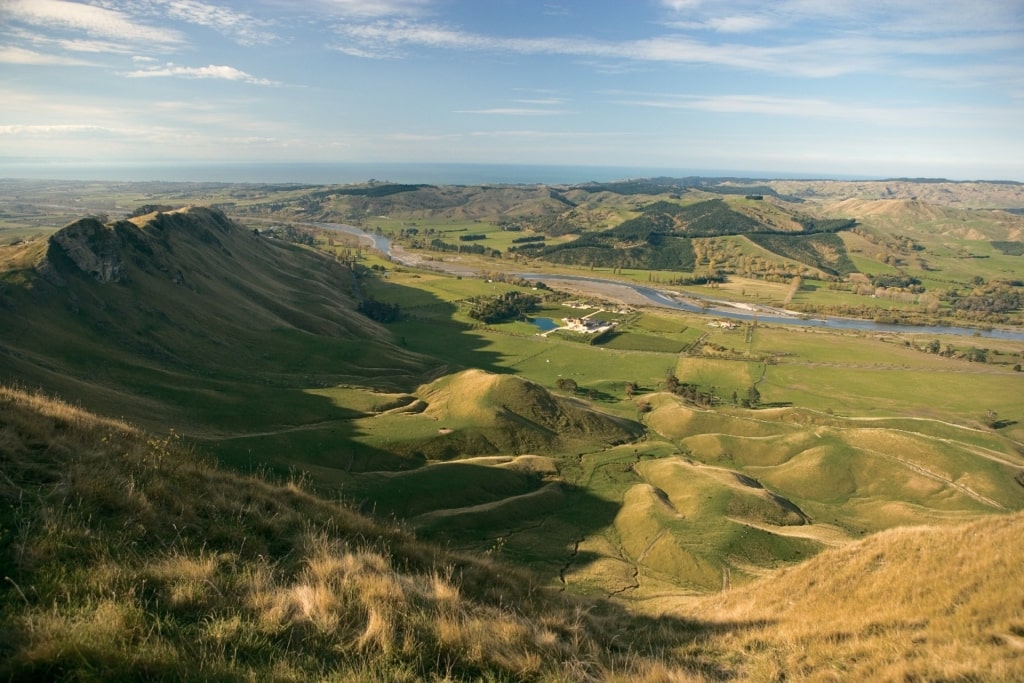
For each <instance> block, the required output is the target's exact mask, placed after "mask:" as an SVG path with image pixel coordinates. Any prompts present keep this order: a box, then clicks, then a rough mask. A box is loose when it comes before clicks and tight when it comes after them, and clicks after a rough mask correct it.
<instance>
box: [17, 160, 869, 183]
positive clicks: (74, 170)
mask: <svg viewBox="0 0 1024 683" xmlns="http://www.w3.org/2000/svg"><path fill="white" fill-rule="evenodd" d="M658 176H667V177H673V178H683V177H688V176H701V177H705V178H712V177H717V178H721V177H730V178H756V179H764V180H767V179H779V180H781V179H786V180H796V179H808V178H814V179H829V180H877V179H878V178H869V177H866V176H843V175H833V174H828V175H814V174H806V173H805V174H795V173H783V172H779V173H775V172H763V171H741V170H724V169H687V168H641V167H627V166H566V165H561V166H560V165H519V164H455V163H231V164H171V163H168V164H153V163H138V164H130V163H117V164H115V163H110V164H107V163H95V164H89V163H82V162H67V163H60V162H45V163H44V162H35V161H21V160H19V161H14V162H10V161H9V162H3V161H0V178H26V179H45V180H85V181H97V182H101V181H107V182H188V183H269V184H292V183H294V184H301V185H335V184H337V185H342V184H351V183H361V182H365V181H367V180H371V179H373V180H380V181H389V182H394V183H426V184H434V185H481V184H484V185H486V184H495V185H498V184H503V185H535V184H539V183H540V184H551V185H572V184H577V183H586V182H590V181H595V182H610V181H613V180H624V179H627V178H652V177H658Z"/></svg>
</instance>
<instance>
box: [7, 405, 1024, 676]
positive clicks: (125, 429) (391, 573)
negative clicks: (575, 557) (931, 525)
mask: <svg viewBox="0 0 1024 683" xmlns="http://www.w3.org/2000/svg"><path fill="white" fill-rule="evenodd" d="M0 444H2V448H0V465H2V468H0V472H2V475H3V476H2V477H0V499H2V502H3V505H2V507H0V571H2V572H3V574H4V577H5V580H4V582H3V583H2V584H0V676H2V677H4V678H6V679H8V680H40V679H46V680H86V679H87V680H194V679H204V680H224V681H237V680H260V681H265V680H274V681H297V680H309V679H310V678H317V679H321V680H333V681H366V680H378V681H385V680H387V681H403V680H405V681H413V680H446V681H462V680H466V681H468V680H494V681H501V680H508V681H512V680H516V681H524V680H525V681H530V680H533V681H592V680H610V681H615V680H618V681H626V680H628V681H648V682H651V683H654V682H655V681H702V680H750V681H756V680H781V679H785V680H827V679H834V678H835V677H836V676H839V677H840V678H847V677H848V678H855V679H860V680H864V679H874V680H896V679H901V680H910V679H913V680H937V679H944V680H954V679H958V678H963V679H970V680H979V681H988V680H991V681H997V680H999V681H1007V680H1021V678H1022V676H1024V654H1022V653H1024V649H1022V648H1021V642H1022V640H1024V603H1022V602H1021V599H1020V595H1019V591H1017V590H1015V588H1016V587H1017V586H1019V585H1021V583H1022V582H1024V574H1022V573H1021V572H1022V571H1024V569H1022V568H1024V561H1022V560H1024V553H1022V551H1021V546H1020V544H1019V543H1017V539H1018V538H1019V536H1020V534H1021V532H1022V531H1024V517H1021V515H1019V514H1018V515H1013V516H1003V517H996V518H992V519H989V520H985V521H982V522H978V523H974V524H971V525H969V526H964V527H956V528H951V529H941V530H936V529H926V528H920V529H904V530H898V531H893V532H887V533H884V534H881V535H878V536H875V537H872V538H870V539H868V540H866V541H863V542H861V543H858V544H854V545H851V546H847V547H846V548H843V549H841V550H834V551H827V552H825V553H822V554H821V555H819V556H818V557H817V558H815V559H814V560H811V561H809V562H808V563H806V564H804V565H800V566H798V567H795V568H793V569H790V570H784V571H782V572H777V573H774V574H772V575H770V576H768V577H765V579H764V580H763V581H761V582H758V583H754V584H751V585H749V586H746V587H743V588H736V589H732V590H728V591H726V592H724V593H721V594H720V595H716V596H714V597H710V598H705V599H702V600H701V601H700V602H697V603H694V602H692V601H679V600H678V599H676V598H671V597H668V598H667V597H666V596H665V595H662V596H660V597H659V598H658V599H657V601H656V603H655V604H653V605H652V606H651V609H652V612H656V613H657V616H656V617H655V616H653V615H652V616H643V615H642V614H637V613H630V612H627V611H626V610H624V609H623V608H622V607H620V606H617V605H616V603H614V602H608V601H603V602H583V601H579V600H573V599H570V598H567V597H566V596H565V595H564V594H561V593H556V592H551V591H548V590H546V589H543V588H541V587H539V586H538V584H537V583H536V581H535V580H534V579H533V578H531V576H530V575H529V574H526V573H523V572H522V571H521V570H517V569H514V568H512V567H510V566H508V565H504V564H502V563H500V562H495V561H494V560H491V559H487V558H481V557H480V556H479V555H477V556H473V557H470V556H463V555H458V554H455V553H451V552H446V551H442V550H439V549H438V548H437V547H435V546H431V545H428V544H425V543H423V542H420V541H416V540H415V539H413V538H412V537H411V536H410V535H408V534H406V533H404V532H402V531H400V530H398V529H395V528H393V527H387V526H382V525H380V524H379V523H377V522H374V521H372V520H369V519H367V518H365V517H361V516H359V515H358V514H355V513H354V512H352V511H351V510H349V509H347V508H345V507H344V506H341V505H338V504H337V503H333V502H329V501H327V500H323V499H321V498H318V497H317V496H316V495H315V493H313V492H311V491H309V490H307V489H306V488H304V487H303V485H302V483H301V482H295V481H292V482H280V483H275V482H273V481H268V480H266V479H259V478H253V477H241V476H238V475H236V474H232V473H230V472H227V471H223V470H219V469H217V468H216V467H214V466H212V465H209V464H207V463H204V462H203V461H202V460H200V459H198V458H196V457H195V456H194V455H193V454H191V453H189V452H187V451H186V450H184V449H182V448H181V447H180V445H179V444H177V443H176V441H175V439H174V438H173V437H171V438H161V437H153V436H151V435H147V434H145V433H143V432H140V431H137V430H135V429H133V428H131V427H129V426H127V425H125V424H124V423H121V422H116V421H111V420H107V419H103V418H98V417H95V416H93V415H90V414H88V413H86V412H84V411H82V410H80V409H77V408H73V407H71V406H69V405H67V404H64V403H59V402H55V401H52V400H48V399H45V398H43V397H40V396H39V395H30V394H25V393H22V392H19V391H13V390H10V389H6V388H3V389H0ZM535 464H536V463H535ZM680 512H681V513H682V514H686V511H685V510H680Z"/></svg>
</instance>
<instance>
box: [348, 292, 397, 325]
mask: <svg viewBox="0 0 1024 683" xmlns="http://www.w3.org/2000/svg"><path fill="white" fill-rule="evenodd" d="M357 310H358V311H359V312H360V313H362V314H363V315H365V316H366V317H367V318H369V319H370V320H376V321H377V322H379V323H392V322H395V321H396V320H398V319H399V318H400V317H401V315H402V309H401V307H400V306H399V305H398V304H389V303H385V302H383V301H377V300H376V299H373V298H368V299H364V300H362V301H360V302H359V306H358V309H357Z"/></svg>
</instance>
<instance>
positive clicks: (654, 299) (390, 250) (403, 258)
mask: <svg viewBox="0 0 1024 683" xmlns="http://www.w3.org/2000/svg"><path fill="white" fill-rule="evenodd" d="M312 225H314V226H315V227H317V228H321V229H323V230H336V231H338V232H346V233H348V234H350V235H356V236H357V237H360V238H361V239H363V240H366V241H368V242H370V243H372V245H373V248H374V249H376V250H377V251H380V252H381V253H384V254H387V255H388V257H389V258H390V259H391V260H392V261H394V262H395V263H400V264H402V265H407V266H414V267H418V268H430V269H433V270H440V271H444V272H447V273H451V274H455V275H472V274H474V273H475V272H476V271H475V270H474V269H472V268H469V267H467V266H465V265H463V264H456V263H451V262H449V261H429V262H428V261H425V260H423V259H421V258H420V257H419V256H418V255H415V254H412V253H410V252H406V251H405V250H404V249H401V248H400V247H393V246H392V244H391V240H390V239H388V238H387V237H385V236H383V235H377V234H373V233H369V232H366V231H365V230H362V229H361V228H357V227H355V226H352V225H345V224H342V223H313V224H312ZM513 274H514V275H515V276H517V277H521V278H524V279H527V280H538V281H539V280H543V281H544V283H545V284H550V283H553V282H559V281H561V282H565V283H567V284H568V285H571V286H575V287H576V288H577V289H583V290H586V289H587V288H588V285H589V286H590V287H591V288H592V289H593V290H597V291H596V292H595V293H598V294H601V293H604V294H607V293H609V292H614V291H615V290H616V289H620V291H626V290H629V291H632V292H633V293H635V294H637V295H639V296H640V297H641V298H642V299H643V300H644V302H645V303H648V304H650V305H652V306H659V307H661V308H672V309H676V310H681V311H690V312H693V313H704V314H707V315H712V316H715V317H720V318H730V319H734V320H757V321H758V322H763V323H782V324H786V325H800V326H807V327H822V328H830V329H836V330H861V331H865V332H885V333H897V334H933V335H956V336H961V337H987V338H989V339H1005V340H1012V341H1024V331H1018V330H1006V329H980V328H973V327H955V326H951V325H891V324H885V323H876V322H874V321H871V320H861V319H858V318H838V317H817V318H815V317H808V316H804V315H803V314H801V313H795V312H792V311H786V310H784V309H781V308H773V307H770V306H763V305H760V304H742V303H735V302H731V301H722V300H718V299H712V298H709V297H703V296H698V295H696V294H691V293H686V294H681V293H679V292H674V291H669V290H663V289H655V288H653V287H646V286H644V285H640V284H636V283H632V282H627V281H624V280H609V279H605V278H595V277H587V276H583V275H561V274H544V273H513Z"/></svg>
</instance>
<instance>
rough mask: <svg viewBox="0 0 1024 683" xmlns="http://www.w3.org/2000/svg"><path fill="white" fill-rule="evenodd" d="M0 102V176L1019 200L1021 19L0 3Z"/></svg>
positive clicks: (804, 4) (452, 3) (926, 0)
mask: <svg viewBox="0 0 1024 683" xmlns="http://www.w3.org/2000/svg"><path fill="white" fill-rule="evenodd" d="M0 102H2V103H3V106H2V107H0V175H16V168H17V166H18V165H19V163H22V162H40V161H51V160H54V161H60V162H69V163H76V162H100V163H110V164H117V163H129V162H134V163H148V164H159V163H168V164H172V163H201V162H202V163H205V162H210V163H231V162H330V163H349V162H369V163H400V162H414V163H424V162H427V163H434V162H445V163H493V164H530V165H533V164H546V165H584V166H617V167H636V168H638V169H666V170H669V171H670V170H672V169H707V170H716V169H729V170H743V171H750V172H752V173H776V172H778V173H788V174H807V175H819V176H820V175H865V176H879V177H884V176H927V177H939V176H941V177H948V178H954V179H972V178H985V179H1006V180H1019V181H1024V0H970V1H969V2H968V1H966V0H778V1H775V2H772V1H771V0H629V1H627V0H621V1H618V0H587V1H582V0H581V1H573V0H563V1H558V0H546V1H541V0H538V1H536V2H534V1H532V0H366V1H359V0H305V1H293V0H246V1H245V2H241V1H236V0H93V1H92V2H67V1H64V0H0ZM5 169H6V171H5Z"/></svg>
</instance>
